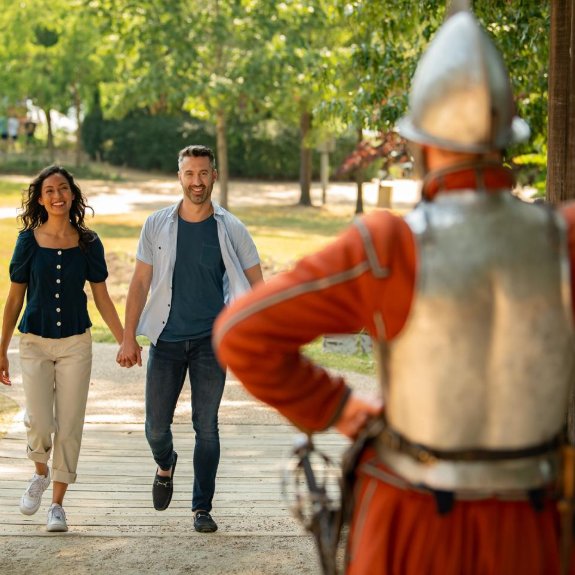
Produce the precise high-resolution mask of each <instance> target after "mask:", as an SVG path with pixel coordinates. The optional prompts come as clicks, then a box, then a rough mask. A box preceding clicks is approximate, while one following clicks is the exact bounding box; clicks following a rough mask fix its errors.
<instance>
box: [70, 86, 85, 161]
mask: <svg viewBox="0 0 575 575" xmlns="http://www.w3.org/2000/svg"><path fill="white" fill-rule="evenodd" d="M72 90H73V94H74V107H75V108H76V124H77V128H76V164H75V165H76V167H77V168H79V167H80V166H81V165H82V150H83V148H82V110H81V108H82V101H81V99H80V91H79V90H78V86H77V84H74V85H73V86H72Z"/></svg>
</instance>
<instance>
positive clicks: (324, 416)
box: [214, 211, 415, 431]
mask: <svg viewBox="0 0 575 575" xmlns="http://www.w3.org/2000/svg"><path fill="white" fill-rule="evenodd" d="M361 221H362V222H363V226H359V227H358V226H352V227H350V228H349V229H348V230H347V231H346V232H344V234H342V235H341V236H340V237H339V238H338V239H337V240H335V241H334V242H333V243H332V244H330V245H329V246H328V247H326V248H325V249H323V250H321V251H320V252H317V253H315V254H313V255H311V256H308V257H306V258H304V259H303V260H301V261H300V262H299V263H298V264H297V265H296V266H295V268H294V269H293V270H291V271H289V272H286V273H283V274H280V275H278V276H275V277H274V278H272V279H271V280H270V281H269V282H268V283H266V284H260V285H258V286H256V288H255V289H254V290H253V291H252V292H250V293H248V294H246V295H245V296H243V297H242V298H240V299H239V300H237V301H236V302H234V303H233V304H232V305H231V306H230V307H229V308H228V309H227V310H225V311H224V312H223V313H222V314H221V315H220V317H219V318H218V320H217V321H216V324H215V327H214V344H215V347H216V351H217V354H218V357H219V359H220V361H221V362H222V364H224V365H226V366H227V367H229V368H230V369H231V370H232V371H233V372H234V374H235V375H236V376H237V377H238V379H240V381H241V382H242V383H243V384H244V385H245V387H246V388H247V389H248V390H249V391H250V392H251V393H252V394H253V395H254V396H256V397H257V398H259V399H260V400H262V401H264V402H266V403H268V404H270V405H272V406H273V407H275V408H276V409H277V410H278V411H279V412H280V413H282V414H283V415H284V416H285V417H287V418H288V419H290V420H291V421H292V422H293V423H295V424H296V425H297V426H298V427H300V428H301V429H303V430H306V431H314V430H321V429H325V428H326V427H328V426H329V425H331V424H332V423H333V422H334V420H335V419H336V418H337V416H338V414H339V410H340V409H341V407H342V405H343V403H344V402H345V399H346V397H347V394H348V390H347V388H346V386H345V383H344V380H343V379H342V378H341V377H339V376H336V375H333V374H330V373H328V372H327V371H326V370H325V369H323V368H321V367H320V366H318V365H315V364H314V363H312V362H311V361H309V360H308V359H307V358H306V357H305V356H304V355H302V353H301V352H300V348H301V346H303V345H305V344H306V343H309V342H310V341H312V340H314V339H315V338H317V337H318V336H320V335H323V334H335V333H355V332H358V331H360V330H361V329H363V328H366V329H367V330H368V331H369V333H370V334H371V335H372V336H375V337H380V338H381V339H389V338H390V337H393V335H394V334H395V333H397V332H398V331H399V329H401V327H402V326H403V323H404V321H405V318H406V316H407V312H408V310H409V304H410V301H411V297H412V292H413V276H414V268H415V264H414V248H413V239H412V236H411V232H410V230H409V228H408V227H407V225H406V224H405V222H403V220H401V219H400V218H398V217H396V216H394V215H392V214H390V213H389V212H383V211H382V212H376V213H374V214H372V215H371V216H369V217H367V218H364V219H363V220H361ZM362 229H363V230H364V232H363V233H362V232H361V231H360V230H362ZM365 230H368V232H369V233H368V234H366V233H365ZM366 236H367V237H368V238H369V239H368V240H367V243H366ZM370 242H371V247H372V248H373V249H371V248H368V249H367V250H366V245H368V246H369V245H370ZM376 316H378V317H379V318H381V322H379V323H382V324H383V330H382V327H381V326H379V327H378V320H377V319H376Z"/></svg>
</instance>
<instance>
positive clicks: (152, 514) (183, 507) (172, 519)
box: [0, 423, 344, 537]
mask: <svg viewBox="0 0 575 575" xmlns="http://www.w3.org/2000/svg"><path fill="white" fill-rule="evenodd" d="M220 433H221V443H222V452H221V460H220V467H219V471H218V480H217V491H216V497H215V499H214V509H213V515H214V518H215V519H216V520H217V522H218V525H219V530H218V534H219V535H220V536H224V537H225V536H231V537H254V536H260V535H262V536H270V535H272V536H303V535H305V531H304V530H303V528H302V527H301V525H300V524H299V523H298V522H297V521H296V520H295V519H294V518H293V517H292V515H291V513H290V510H289V502H288V500H286V498H285V497H284V496H283V495H282V491H283V490H282V476H283V474H284V473H283V472H284V470H285V468H286V466H287V464H288V460H289V456H290V453H291V449H292V446H293V441H294V437H295V433H294V428H293V427H291V426H289V425H285V424H275V423H272V424H249V423H246V424H245V425H241V424H240V425H238V424H225V423H224V424H221V425H220ZM193 441H194V436H193V432H192V431H191V424H175V425H174V444H175V449H176V451H177V452H178V455H179V459H178V466H177V471H176V475H175V480H174V497H173V500H172V503H171V505H170V507H169V509H167V510H166V511H163V512H157V511H155V510H154V509H153V506H152V501H151V482H152V478H153V474H154V470H155V464H154V462H153V460H152V458H151V455H150V452H149V448H148V445H147V442H146V439H145V437H144V433H143V425H141V424H129V423H87V424H86V427H85V431H84V439H83V444H82V452H81V454H80V462H79V467H78V481H77V482H76V483H75V484H73V485H71V486H70V488H69V490H68V493H67V495H66V500H65V505H64V506H65V509H66V513H67V516H68V523H69V525H70V531H69V533H68V534H67V535H71V534H76V535H87V536H100V537H115V536H119V537H126V536H129V537H138V536H146V537H150V536H153V537H162V536H171V537H173V536H185V537H189V535H190V529H191V525H192V521H191V512H190V504H191V491H192V481H193V470H192V450H193ZM319 445H320V446H321V448H322V450H323V451H325V452H326V453H328V454H330V455H331V456H332V457H335V458H337V456H338V454H340V453H341V451H342V449H343V447H344V440H343V439H342V438H341V437H340V436H339V435H337V434H336V433H328V434H323V435H322V436H321V438H320V440H319ZM25 446H26V437H25V432H24V429H23V424H22V423H20V424H19V425H14V426H13V429H12V431H11V432H10V433H9V434H8V435H7V436H6V437H4V439H2V440H0V477H1V478H2V481H1V483H0V509H1V513H0V537H3V536H23V537H38V536H52V534H48V533H46V531H45V519H46V510H47V508H48V506H49V501H50V490H48V491H47V492H46V494H45V495H44V500H43V502H42V507H41V508H40V510H39V511H38V513H36V514H35V515H33V516H30V517H27V516H25V515H22V514H21V513H20V511H19V509H18V502H19V499H20V496H21V494H22V492H23V491H24V489H25V488H26V485H27V483H26V481H27V479H28V478H29V477H30V475H31V473H32V465H31V462H30V461H29V460H28V459H27V458H26V455H25ZM287 492H288V493H291V494H292V495H293V493H294V488H293V482H288V488H287ZM246 513H248V514H249V517H250V522H249V525H250V528H249V529H246V528H245V525H241V518H242V517H245V515H246Z"/></svg>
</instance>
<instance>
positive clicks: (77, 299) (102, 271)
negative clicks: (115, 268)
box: [10, 230, 108, 339]
mask: <svg viewBox="0 0 575 575" xmlns="http://www.w3.org/2000/svg"><path fill="white" fill-rule="evenodd" d="M107 277H108V269H107V267H106V260H105V259H104V246H103V245H102V242H101V241H100V238H98V236H97V235H96V234H93V241H91V242H88V243H87V244H86V249H85V250H83V249H81V248H80V247H74V248H66V249H59V248H43V247H40V246H39V245H38V243H37V242H36V238H35V237H34V232H33V230H25V231H23V232H20V234H19V235H18V239H17V240H16V247H15V248H14V253H13V255H12V260H11V262H10V280H11V281H12V282H14V283H25V284H28V287H27V289H26V309H25V310H24V315H23V316H22V320H21V321H20V324H19V325H18V329H19V330H20V332H21V333H33V334H34V335H39V336H41V337H47V338H52V339H60V338H63V337H70V336H72V335H79V334H82V333H84V332H85V331H86V330H87V329H88V328H89V327H90V326H91V325H92V322H91V321H90V317H89V316H88V307H87V297H86V293H85V292H84V285H85V283H86V281H89V282H94V283H100V282H103V281H105V280H106V278H107Z"/></svg>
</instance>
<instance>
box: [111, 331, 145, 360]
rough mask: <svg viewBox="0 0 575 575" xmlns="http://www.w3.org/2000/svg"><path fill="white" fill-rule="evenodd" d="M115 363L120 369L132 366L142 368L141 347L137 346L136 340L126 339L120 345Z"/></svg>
mask: <svg viewBox="0 0 575 575" xmlns="http://www.w3.org/2000/svg"><path fill="white" fill-rule="evenodd" d="M116 363H118V364H120V365H121V366H122V367H133V366H134V365H136V364H137V365H138V366H139V367H141V366H142V347H141V346H140V345H139V344H138V342H137V340H136V338H135V337H134V338H127V339H124V340H123V341H122V343H121V344H120V349H119V350H118V355H117V356H116Z"/></svg>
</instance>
